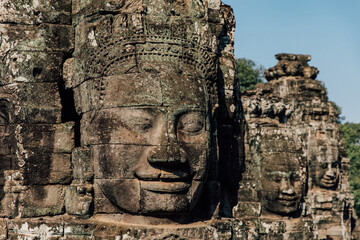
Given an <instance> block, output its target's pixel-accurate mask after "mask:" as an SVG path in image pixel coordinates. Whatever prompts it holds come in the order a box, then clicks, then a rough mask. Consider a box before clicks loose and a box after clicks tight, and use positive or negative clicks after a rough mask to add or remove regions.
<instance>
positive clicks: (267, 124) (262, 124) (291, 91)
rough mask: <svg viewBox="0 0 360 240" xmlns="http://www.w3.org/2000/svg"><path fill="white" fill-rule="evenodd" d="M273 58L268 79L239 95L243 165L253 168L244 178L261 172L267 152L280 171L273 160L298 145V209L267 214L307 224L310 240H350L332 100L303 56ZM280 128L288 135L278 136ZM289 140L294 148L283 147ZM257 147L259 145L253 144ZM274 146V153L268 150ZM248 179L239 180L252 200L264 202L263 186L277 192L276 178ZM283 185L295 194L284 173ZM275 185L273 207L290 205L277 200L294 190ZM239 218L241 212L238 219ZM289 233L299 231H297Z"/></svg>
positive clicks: (344, 168) (285, 157)
mask: <svg viewBox="0 0 360 240" xmlns="http://www.w3.org/2000/svg"><path fill="white" fill-rule="evenodd" d="M276 58H277V59H278V60H279V62H278V64H277V65H276V66H275V67H273V68H270V69H268V70H267V71H265V77H266V79H267V80H268V81H269V82H268V83H263V84H258V85H257V86H256V87H255V89H253V90H250V91H248V92H246V93H245V94H244V96H243V103H244V109H245V116H246V121H247V126H248V129H249V130H248V140H247V141H248V143H247V144H246V146H248V147H247V149H248V150H247V151H246V153H247V154H246V156H247V158H246V159H247V160H246V165H247V166H254V165H255V169H253V168H250V169H248V170H249V171H248V172H247V173H245V176H244V179H247V176H248V174H249V175H250V176H249V177H251V176H253V174H254V173H256V172H260V176H261V175H263V174H265V173H266V172H267V171H268V170H266V168H264V162H265V165H266V158H267V155H270V156H269V158H271V162H272V165H273V169H274V171H275V170H276V169H278V170H277V171H280V169H281V168H279V167H276V166H277V165H278V164H279V162H289V161H290V159H292V158H295V157H294V154H295V153H296V152H298V151H299V150H298V149H299V148H300V149H301V151H300V152H299V154H302V157H305V159H306V162H305V164H304V165H302V166H301V167H298V172H300V173H302V172H303V171H304V170H305V174H304V175H303V177H304V181H305V184H306V186H305V188H304V192H302V193H303V195H302V200H301V204H300V206H299V207H300V208H299V209H298V210H299V212H293V214H288V213H285V212H284V211H282V212H281V211H277V212H275V211H273V210H274V208H272V209H270V212H271V213H272V215H271V218H273V217H274V216H275V215H277V218H279V219H281V221H282V222H284V223H285V225H291V223H293V222H294V221H295V220H296V219H297V221H299V219H301V221H302V222H304V226H302V227H301V228H304V227H305V228H306V227H309V228H306V229H305V230H306V231H310V232H312V235H313V236H312V238H314V239H328V238H331V239H350V238H351V231H352V229H351V221H353V220H354V219H352V218H353V214H354V212H353V211H354V210H353V208H352V207H353V205H352V204H353V199H352V195H351V194H350V192H349V183H348V179H347V176H348V164H349V160H348V159H347V158H345V152H344V146H343V141H342V139H341V137H340V135H339V126H338V122H337V120H338V113H337V110H336V108H335V107H334V106H333V103H331V102H329V101H328V99H327V95H326V90H325V88H324V87H323V86H322V84H321V82H319V81H317V80H315V79H316V76H317V74H318V70H317V69H316V68H314V67H310V66H309V65H308V64H307V62H308V61H310V59H311V57H310V56H309V55H294V54H278V55H276ZM268 128H270V129H275V131H276V134H273V135H272V137H271V140H270V141H269V140H268V138H267V137H266V136H267V135H268V133H269V130H267V129H268ZM286 132H291V134H286V137H281V136H283V135H284V133H286ZM292 141H294V142H295V145H294V146H291V145H289V143H290V142H292ZM268 142H271V147H268V148H266V149H263V147H262V146H263V145H265V146H267V145H268V144H269V143H268ZM258 145H259V147H256V146H258ZM277 149H278V150H279V152H280V153H279V154H274V153H272V152H273V151H276V150H277ZM292 156H293V157H292ZM299 158H301V157H299ZM290 163H291V162H290ZM292 165H294V164H292ZM256 166H257V167H256ZM259 169H261V170H260V171H259ZM263 169H264V170H265V173H264V170H263ZM295 176H296V175H295ZM300 176H301V175H300ZM250 179H251V178H250ZM260 179H261V178H260ZM245 181H246V180H245ZM251 181H254V179H251ZM251 181H250V182H249V184H247V185H245V184H246V182H244V183H242V184H244V186H250V189H253V190H255V189H258V190H257V193H258V194H257V197H256V198H255V199H256V201H258V202H264V201H266V196H267V195H269V194H268V193H267V189H268V188H269V187H268V185H270V184H271V185H272V186H273V188H272V191H274V192H276V191H277V190H276V186H277V183H276V182H277V181H276V179H275V180H274V181H273V180H272V179H271V177H270V176H269V177H268V178H265V180H264V181H260V186H258V185H256V184H251ZM272 181H273V182H272ZM281 181H283V180H281ZM292 181H293V183H292ZM264 182H265V184H264ZM289 184H293V189H294V192H295V193H296V177H295V178H293V180H291V176H290V178H289ZM252 185H253V186H252ZM244 189H249V188H244ZM278 189H280V195H279V197H278V199H280V200H279V205H280V206H283V208H284V209H285V208H286V207H287V206H288V205H290V206H291V205H292V204H291V203H289V202H286V201H283V199H291V198H292V196H296V194H295V193H294V194H292V195H291V194H288V193H287V192H286V190H288V189H286V188H283V189H284V190H283V192H282V190H281V186H280V187H279V188H278ZM253 190H252V191H253ZM305 190H306V191H305ZM241 191H242V190H241V188H240V192H241ZM247 191H249V190H247ZM288 192H291V191H289V190H288ZM274 194H275V193H274ZM241 195H245V194H241ZM275 195H276V194H275ZM259 196H260V199H258V197H259ZM274 197H275V196H274ZM275 201H276V200H275ZM240 203H241V202H240ZM251 209H254V208H251ZM260 209H262V211H259V214H258V215H259V217H260V219H262V218H265V219H266V217H265V216H264V217H263V215H264V213H266V212H268V210H269V208H267V206H266V205H264V204H262V208H261V207H260ZM263 209H264V210H265V212H264V211H263ZM260 212H261V213H260ZM284 213H285V214H284ZM266 215H268V214H266ZM245 216H246V214H245V215H244V216H243V217H245ZM268 216H270V215H268ZM268 226H270V227H269V228H268V229H267V232H266V234H268V233H269V232H268V231H270V232H271V231H274V228H275V229H277V228H278V225H276V224H274V223H273V224H270V225H268ZM296 226H301V225H296ZM289 231H303V232H305V231H304V230H301V229H295V230H293V229H289ZM275 232H276V231H275ZM288 234H290V233H287V232H286V231H285V235H288ZM289 236H290V235H289ZM289 239H295V238H292V237H290V238H289Z"/></svg>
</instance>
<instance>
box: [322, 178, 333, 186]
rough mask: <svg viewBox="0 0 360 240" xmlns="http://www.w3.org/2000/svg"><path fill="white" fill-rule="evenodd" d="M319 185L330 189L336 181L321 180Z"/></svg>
mask: <svg viewBox="0 0 360 240" xmlns="http://www.w3.org/2000/svg"><path fill="white" fill-rule="evenodd" d="M321 183H322V184H323V185H325V186H328V187H332V186H334V185H335V183H336V181H335V180H330V179H322V180H321Z"/></svg>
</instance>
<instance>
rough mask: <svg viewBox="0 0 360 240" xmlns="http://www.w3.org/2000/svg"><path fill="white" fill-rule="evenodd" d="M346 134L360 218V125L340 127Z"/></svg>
mask: <svg viewBox="0 0 360 240" xmlns="http://www.w3.org/2000/svg"><path fill="white" fill-rule="evenodd" d="M340 130H341V131H342V132H343V134H344V138H345V148H346V154H347V156H348V158H350V173H349V182H350V186H351V190H352V192H353V194H354V197H355V211H356V213H357V215H358V216H360V123H357V124H356V123H345V124H342V125H341V126H340Z"/></svg>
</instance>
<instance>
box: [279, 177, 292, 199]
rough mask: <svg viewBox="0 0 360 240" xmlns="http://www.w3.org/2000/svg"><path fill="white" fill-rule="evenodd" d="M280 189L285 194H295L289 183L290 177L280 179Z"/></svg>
mask: <svg viewBox="0 0 360 240" xmlns="http://www.w3.org/2000/svg"><path fill="white" fill-rule="evenodd" d="M280 191H281V193H282V194H286V195H294V194H295V191H294V188H293V186H292V185H291V183H290V179H282V180H281V188H280Z"/></svg>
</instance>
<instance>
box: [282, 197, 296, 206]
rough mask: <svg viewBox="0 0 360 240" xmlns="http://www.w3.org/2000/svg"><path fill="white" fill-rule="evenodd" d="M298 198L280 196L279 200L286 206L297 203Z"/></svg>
mask: <svg viewBox="0 0 360 240" xmlns="http://www.w3.org/2000/svg"><path fill="white" fill-rule="evenodd" d="M297 200H298V198H296V197H291V198H290V197H282V198H278V199H277V202H279V203H280V204H281V205H284V206H293V205H295V204H296V202H297Z"/></svg>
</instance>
